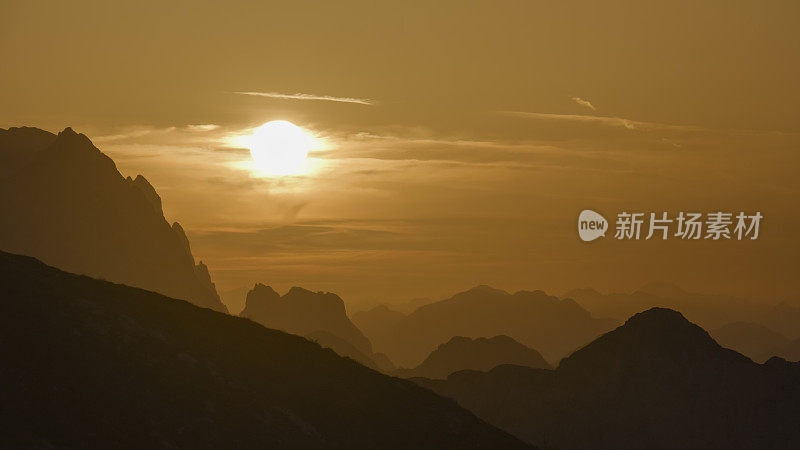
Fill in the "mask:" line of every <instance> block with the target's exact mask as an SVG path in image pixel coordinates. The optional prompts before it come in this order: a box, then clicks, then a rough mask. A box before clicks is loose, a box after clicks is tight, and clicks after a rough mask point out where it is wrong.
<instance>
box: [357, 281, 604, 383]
mask: <svg viewBox="0 0 800 450" xmlns="http://www.w3.org/2000/svg"><path fill="white" fill-rule="evenodd" d="M398 314H400V313H397V314H393V313H391V311H389V312H387V311H386V310H382V309H373V310H371V311H368V312H366V313H363V314H359V315H358V317H357V318H356V320H357V322H358V323H359V326H360V327H363V329H364V330H370V331H369V332H367V335H368V337H369V338H370V340H371V341H372V343H373V345H374V348H375V349H376V350H377V351H381V352H383V353H386V354H387V355H388V356H389V358H391V360H392V361H394V362H395V364H397V365H398V366H400V367H406V368H408V367H416V366H418V365H419V364H420V363H421V362H422V360H423V359H425V358H426V357H427V356H428V355H429V354H430V353H431V352H432V351H433V350H435V349H436V347H437V346H438V345H439V344H441V343H443V342H447V341H448V340H450V339H451V338H452V337H453V336H466V337H487V336H496V335H507V336H510V337H511V338H513V339H515V340H517V341H519V342H520V343H522V344H523V345H526V346H528V347H531V348H534V349H536V350H537V351H539V352H541V354H542V355H543V356H544V358H545V359H546V360H548V361H550V362H557V361H558V360H559V359H560V358H561V357H563V356H565V355H567V354H568V353H570V352H572V351H573V350H575V349H577V348H579V347H580V346H582V345H585V344H586V343H588V342H589V341H591V340H592V339H593V338H595V337H597V336H598V335H600V334H601V333H603V332H605V331H608V330H610V329H612V328H613V327H614V326H615V325H616V324H617V322H615V321H613V320H608V319H602V320H601V319H595V318H593V317H592V316H591V315H590V314H589V313H588V312H587V311H586V310H584V309H583V308H581V307H580V306H579V305H578V304H577V303H575V302H574V301H572V300H561V299H558V298H556V297H552V296H549V295H547V294H545V293H544V292H541V291H534V292H531V291H520V292H517V293H515V294H510V293H508V292H505V291H502V290H499V289H493V288H491V287H489V286H478V287H475V288H473V289H470V290H468V291H466V292H462V293H459V294H456V295H454V296H453V297H451V298H449V299H446V300H442V301H438V302H434V303H430V304H426V305H423V306H420V307H419V308H417V309H416V310H415V311H414V312H412V313H411V314H409V315H408V316H402V317H401V316H400V315H398Z"/></svg>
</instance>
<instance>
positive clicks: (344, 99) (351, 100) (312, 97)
mask: <svg viewBox="0 0 800 450" xmlns="http://www.w3.org/2000/svg"><path fill="white" fill-rule="evenodd" d="M234 94H238V95H250V96H254V97H268V98H280V99H287V100H316V101H323V102H337V103H355V104H358V105H367V106H372V105H375V103H376V102H375V101H374V100H371V99H368V98H354V97H333V96H330V95H314V94H301V93H297V94H282V93H280V92H256V91H246V92H234Z"/></svg>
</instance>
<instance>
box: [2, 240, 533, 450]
mask: <svg viewBox="0 0 800 450" xmlns="http://www.w3.org/2000/svg"><path fill="white" fill-rule="evenodd" d="M0 283H2V286H3V301H2V302H0V361H2V364H0V398H2V399H3V401H2V402H0V447H3V448H90V447H91V448H303V449H313V448H324V449H328V448H331V449H332V448H336V449H342V448H348V449H349V448H365V449H366V448H369V449H374V448H404V449H405V448H454V449H455V448H459V449H460V448H486V449H514V448H526V447H525V445H524V444H522V443H521V442H519V441H518V440H517V439H515V438H513V437H511V436H510V435H508V434H506V433H504V432H502V431H500V430H498V429H496V428H493V427H491V426H489V425H487V424H486V423H484V422H483V421H481V420H479V419H477V418H476V417H475V416H474V415H472V414H471V413H469V412H467V411H465V410H463V409H462V408H460V407H458V406H457V405H456V404H455V403H454V402H452V401H451V400H447V399H443V398H441V397H438V396H437V395H435V394H434V393H432V392H430V391H429V390H427V389H423V388H421V387H418V386H416V385H414V384H413V383H411V382H409V381H404V380H400V379H397V378H391V377H388V376H385V375H382V374H380V373H378V372H375V371H373V370H370V369H367V368H365V367H363V366H361V365H360V364H357V363H355V362H353V361H350V360H348V359H344V358H341V357H339V356H337V355H336V354H335V353H334V352H333V351H330V350H326V349H322V348H320V347H319V345H317V344H315V343H313V342H309V341H307V340H305V339H303V338H300V337H297V336H292V335H289V334H285V333H283V332H280V331H276V330H270V329H267V328H264V327H262V326H261V325H258V324H256V323H254V322H252V321H249V320H246V319H242V318H238V317H233V316H229V315H226V314H221V313H219V312H215V311H212V310H209V309H205V308H198V307H196V306H194V305H191V304H189V303H187V302H185V301H181V300H174V299H171V298H168V297H165V296H162V295H159V294H156V293H153V292H148V291H144V290H141V289H136V288H131V287H128V286H124V285H119V284H113V283H110V282H106V281H101V280H96V279H91V278H89V277H86V276H79V275H73V274H69V273H65V272H62V271H60V270H58V269H55V268H52V267H48V266H46V265H44V264H43V263H41V262H39V261H37V260H35V259H33V258H29V257H24V256H17V255H11V254H8V253H2V252H0Z"/></svg>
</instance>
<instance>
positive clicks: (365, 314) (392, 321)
mask: <svg viewBox="0 0 800 450" xmlns="http://www.w3.org/2000/svg"><path fill="white" fill-rule="evenodd" d="M405 317H406V315H405V314H403V313H401V312H398V311H395V310H393V309H391V308H390V307H388V306H386V305H378V306H376V307H374V308H372V309H369V310H367V311H359V312H357V313H355V314H353V316H352V317H351V320H352V321H353V323H354V324H355V325H356V326H357V327H358V329H359V330H361V331H363V332H364V334H366V335H367V337H368V338H370V339H373V338H374V336H380V335H381V334H383V333H384V332H385V331H386V330H387V329H390V328H391V327H394V326H395V325H397V324H398V323H400V322H401V321H402V320H403V318H405Z"/></svg>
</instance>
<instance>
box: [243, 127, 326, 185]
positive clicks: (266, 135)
mask: <svg viewBox="0 0 800 450" xmlns="http://www.w3.org/2000/svg"><path fill="white" fill-rule="evenodd" d="M249 141H250V156H252V157H253V162H255V164H256V166H258V168H259V169H260V170H261V171H263V172H264V173H266V174H269V175H298V174H301V173H304V172H305V169H306V157H307V156H308V151H309V150H310V149H311V147H312V146H313V145H314V138H313V137H312V136H311V135H309V134H308V133H306V132H305V131H303V129H301V128H300V127H298V126H297V125H295V124H293V123H291V122H287V121H285V120H273V121H271V122H267V123H265V124H264V125H261V126H260V127H258V128H256V131H255V132H254V133H253V134H252V135H251V136H250V139H249Z"/></svg>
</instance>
